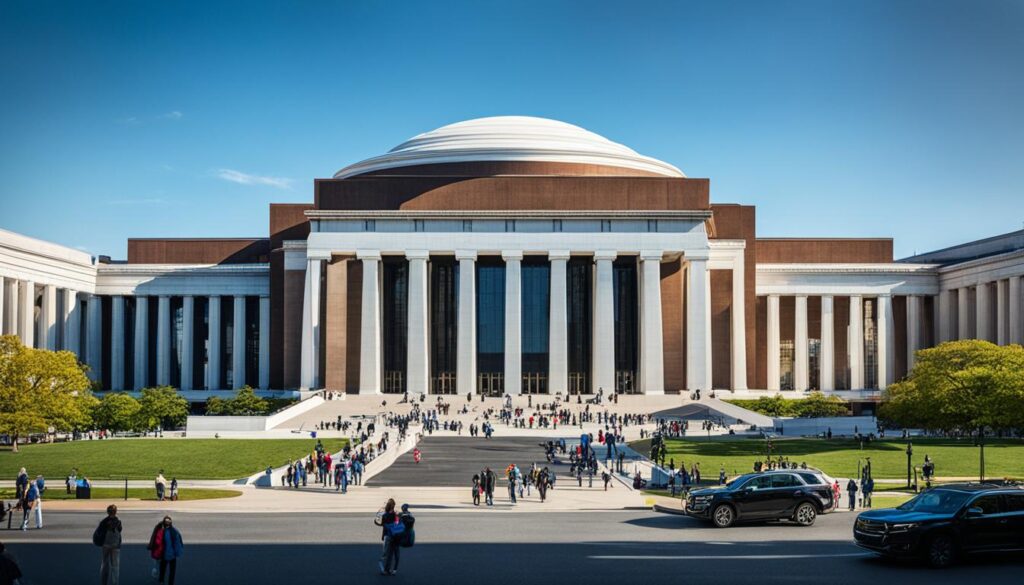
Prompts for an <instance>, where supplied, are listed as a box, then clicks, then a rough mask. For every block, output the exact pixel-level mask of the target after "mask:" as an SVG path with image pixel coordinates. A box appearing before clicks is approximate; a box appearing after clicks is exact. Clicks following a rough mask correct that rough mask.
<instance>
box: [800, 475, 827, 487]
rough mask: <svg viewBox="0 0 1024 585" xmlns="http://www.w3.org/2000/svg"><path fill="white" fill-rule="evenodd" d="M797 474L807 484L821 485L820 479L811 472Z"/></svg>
mask: <svg viewBox="0 0 1024 585" xmlns="http://www.w3.org/2000/svg"><path fill="white" fill-rule="evenodd" d="M798 475H799V476H800V477H802V478H803V479H804V481H805V482H807V485H821V484H822V483H823V482H822V481H821V479H820V478H819V477H818V476H817V475H814V474H813V473H800V474H798Z"/></svg>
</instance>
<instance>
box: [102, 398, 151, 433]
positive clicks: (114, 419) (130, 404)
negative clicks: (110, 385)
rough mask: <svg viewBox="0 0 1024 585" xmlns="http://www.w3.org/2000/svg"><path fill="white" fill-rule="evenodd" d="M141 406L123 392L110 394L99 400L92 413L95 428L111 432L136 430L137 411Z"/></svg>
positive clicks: (137, 421)
mask: <svg viewBox="0 0 1024 585" xmlns="http://www.w3.org/2000/svg"><path fill="white" fill-rule="evenodd" d="M140 410H142V405H141V404H139V401H138V400H136V399H134V398H132V396H131V394H127V393H124V392H110V393H108V394H107V395H106V396H104V397H103V399H102V400H100V403H99V405H98V406H96V409H95V410H94V411H93V420H95V421H96V426H98V427H100V428H103V429H110V430H112V431H128V430H132V429H134V428H136V426H137V425H138V423H139V411H140Z"/></svg>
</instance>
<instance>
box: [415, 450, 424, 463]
mask: <svg viewBox="0 0 1024 585" xmlns="http://www.w3.org/2000/svg"><path fill="white" fill-rule="evenodd" d="M422 458H423V453H421V452H420V448H419V447H416V448H415V449H413V450H412V460H413V461H415V462H416V463H419V462H420V459H422Z"/></svg>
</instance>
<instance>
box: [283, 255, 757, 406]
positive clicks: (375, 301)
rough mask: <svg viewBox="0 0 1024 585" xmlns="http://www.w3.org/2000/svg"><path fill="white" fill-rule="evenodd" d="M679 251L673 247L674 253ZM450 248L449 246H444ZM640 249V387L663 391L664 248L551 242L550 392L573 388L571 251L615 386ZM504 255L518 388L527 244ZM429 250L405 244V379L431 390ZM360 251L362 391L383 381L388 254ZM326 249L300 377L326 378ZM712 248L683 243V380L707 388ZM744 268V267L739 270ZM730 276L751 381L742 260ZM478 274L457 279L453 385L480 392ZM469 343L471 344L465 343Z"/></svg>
mask: <svg viewBox="0 0 1024 585" xmlns="http://www.w3.org/2000/svg"><path fill="white" fill-rule="evenodd" d="M679 253H680V252H678V251H677V252H676V254H677V255H678V254H679ZM448 254H449V255H450V254H451V252H449V253H448ZM480 255H481V254H480V253H479V252H478V251H475V250H456V251H455V260H456V262H457V263H458V265H459V270H460V273H461V274H475V271H476V268H477V262H478V260H479V257H480ZM627 255H628V256H633V257H636V258H637V262H638V264H637V270H638V303H639V313H638V314H639V327H638V329H639V331H638V339H639V346H640V349H639V356H638V358H639V359H638V368H637V369H638V371H637V375H638V378H639V383H638V384H637V390H638V393H643V394H663V393H664V392H665V373H664V372H665V368H664V343H663V312H662V298H661V294H662V284H661V263H662V261H663V258H664V257H665V256H666V254H665V253H664V251H662V250H639V251H638V250H634V251H630V252H619V251H613V250H597V251H588V252H575V251H572V250H551V251H548V252H547V260H548V262H549V268H550V280H549V295H550V296H549V300H550V302H549V308H548V323H549V331H548V372H547V380H548V386H547V387H548V392H549V393H551V394H554V393H558V392H562V393H565V392H566V391H567V390H568V385H569V359H568V353H569V348H568V339H569V336H568V310H567V303H568V302H569V301H568V287H567V267H568V262H569V260H570V257H572V256H586V257H588V258H590V260H591V261H592V263H593V264H592V266H593V268H592V274H593V277H592V280H593V289H592V313H591V320H592V321H591V326H592V327H591V335H592V337H591V356H590V357H591V361H590V363H591V368H590V369H591V371H590V372H589V373H588V375H589V376H591V383H590V387H591V389H592V391H593V392H597V391H598V389H604V391H605V392H612V391H614V389H615V387H616V371H615V341H616V340H615V321H614V320H615V306H614V295H615V293H614V276H613V262H614V261H615V260H616V258H618V257H620V256H627ZM494 256H495V257H501V258H502V259H503V260H504V271H505V315H504V343H505V345H504V376H505V380H508V381H509V383H507V384H506V386H505V392H506V393H509V394H518V393H519V392H520V384H519V380H520V378H521V375H522V359H523V352H522V309H523V307H522V292H521V290H522V289H521V287H522V275H521V272H522V261H523V257H524V256H523V252H522V251H520V250H506V251H502V252H500V253H495V254H494ZM430 257H431V252H430V251H428V250H409V251H406V252H405V253H404V258H405V259H406V260H407V262H408V301H407V302H408V305H407V308H408V316H407V328H408V330H407V339H406V342H407V363H406V372H405V375H406V382H407V389H408V391H409V392H410V393H425V392H427V391H428V388H429V386H430V360H429V356H430V347H429V343H430V341H429V340H430V336H429V330H428V329H429V318H428V315H429V294H428V293H429V291H428V284H429V282H428V265H429V261H430ZM356 258H357V260H358V261H359V262H360V263H361V264H362V273H363V279H362V288H361V320H360V322H361V332H360V342H361V350H360V359H359V364H360V370H359V391H360V393H379V392H381V391H382V389H383V388H382V378H383V374H382V372H383V362H382V360H383V351H382V333H381V329H382V323H381V319H382V310H381V307H382V298H381V296H382V282H381V274H382V269H381V264H382V254H381V252H380V251H379V250H358V251H357V252H356ZM329 259H330V253H324V252H322V251H310V252H309V253H308V255H307V266H306V280H305V294H304V310H303V314H302V325H303V326H302V340H301V348H302V357H301V360H302V362H301V366H302V367H301V370H300V377H301V386H302V387H303V388H319V387H322V384H323V381H322V380H321V379H320V371H321V369H322V368H321V365H320V364H319V361H318V360H319V359H320V357H319V356H320V353H321V352H320V349H319V348H320V344H321V343H322V339H321V337H322V333H321V324H322V323H323V318H322V316H321V314H320V313H321V306H322V303H321V301H320V298H319V297H320V294H321V292H320V290H321V287H320V285H319V283H320V280H321V275H322V272H323V264H324V262H325V261H326V260H329ZM708 259H709V253H708V251H707V250H697V251H690V250H688V251H685V253H684V258H683V260H684V264H683V266H684V267H685V269H686V278H685V280H684V284H683V291H682V293H683V294H684V296H685V299H686V301H685V305H686V329H685V336H686V358H685V359H686V386H687V388H689V389H709V388H711V303H710V299H709V296H710V271H709V267H708ZM737 272H738V273H739V277H738V278H736V277H735V275H736V274H737ZM733 274H734V285H735V286H737V287H738V290H737V291H736V292H735V294H734V302H739V303H740V304H739V310H734V311H733V314H734V321H733V327H732V329H731V337H732V341H733V348H732V351H731V358H732V359H733V360H734V362H735V367H734V368H733V375H734V380H735V381H736V382H737V383H738V384H740V385H742V386H743V387H745V385H746V348H745V339H746V335H745V326H744V321H743V312H744V311H743V292H742V291H743V289H742V287H743V279H742V263H740V264H739V267H738V269H737V270H734V272H733ZM475 287H476V283H475V279H474V278H460V280H459V286H458V291H457V294H458V323H457V340H458V347H459V350H458V353H457V382H456V385H457V391H458V392H459V393H460V394H464V393H467V392H475V391H476V385H477V363H476V360H477V352H476V350H477V339H476V335H477V307H476V299H477V291H476V288H475ZM464 348H470V349H469V350H466V349H464Z"/></svg>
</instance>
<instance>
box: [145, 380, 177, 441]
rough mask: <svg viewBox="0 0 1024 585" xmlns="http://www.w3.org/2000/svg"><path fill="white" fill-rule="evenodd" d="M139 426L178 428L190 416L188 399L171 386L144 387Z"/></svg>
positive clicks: (146, 428)
mask: <svg viewBox="0 0 1024 585" xmlns="http://www.w3.org/2000/svg"><path fill="white" fill-rule="evenodd" d="M139 405H140V406H141V408H140V410H139V428H140V429H145V430H148V429H152V428H154V427H156V426H159V427H160V428H164V429H168V428H177V427H180V426H181V425H183V424H185V419H187V418H188V401H187V400H185V399H184V398H183V397H182V396H181V395H180V394H178V392H177V391H176V390H175V389H174V388H171V387H170V386H159V387H156V388H143V389H142V396H141V398H139Z"/></svg>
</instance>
